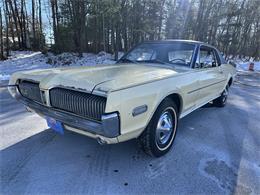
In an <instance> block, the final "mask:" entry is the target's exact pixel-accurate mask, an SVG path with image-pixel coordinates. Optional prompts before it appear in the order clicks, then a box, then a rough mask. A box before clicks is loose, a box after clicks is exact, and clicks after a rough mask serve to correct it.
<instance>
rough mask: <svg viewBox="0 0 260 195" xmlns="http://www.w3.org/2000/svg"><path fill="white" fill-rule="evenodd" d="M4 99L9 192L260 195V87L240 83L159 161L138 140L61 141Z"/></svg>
mask: <svg viewBox="0 0 260 195" xmlns="http://www.w3.org/2000/svg"><path fill="white" fill-rule="evenodd" d="M258 81H259V80H258ZM0 94H1V116H0V123H1V124H0V133H1V138H0V139H1V140H0V147H1V152H0V155H1V167H0V168H1V169H0V170H1V193H8V194H13V193H16V192H19V193H33V194H34V193H48V192H49V193H89V194H94V193H96V194H117V193H150V192H152V193H200V194H209V193H218V194H223V193H230V192H231V193H243V194H247V193H253V194H260V88H259V87H250V86H245V85H241V84H239V83H237V84H235V85H234V86H233V87H232V88H231V90H230V96H229V99H228V104H227V106H226V107H225V108H215V107H211V106H210V105H206V106H204V107H203V108H201V109H199V110H197V111H195V112H194V113H192V114H190V115H188V116H187V117H185V118H184V119H182V120H181V121H180V126H179V131H178V134H177V137H176V139H175V143H174V147H173V149H172V150H171V151H170V152H169V153H168V154H167V155H166V156H164V157H162V158H159V159H155V158H151V157H149V156H147V155H145V154H144V153H143V152H142V151H141V150H140V149H139V148H138V146H137V144H136V141H135V140H132V141H129V142H125V143H121V144H117V145H105V146H101V145H99V144H97V142H96V141H95V140H92V139H89V138H87V137H84V136H81V135H78V134H75V133H72V132H66V133H65V135H63V136H62V135H59V134H56V133H54V132H53V131H52V130H50V129H48V128H47V126H46V124H45V121H44V120H43V119H41V118H40V117H38V116H36V115H35V114H31V113H28V112H25V111H24V108H23V106H22V105H21V104H18V103H17V102H16V101H14V100H13V99H12V98H11V97H10V96H9V94H8V93H7V90H6V89H5V88H1V89H0Z"/></svg>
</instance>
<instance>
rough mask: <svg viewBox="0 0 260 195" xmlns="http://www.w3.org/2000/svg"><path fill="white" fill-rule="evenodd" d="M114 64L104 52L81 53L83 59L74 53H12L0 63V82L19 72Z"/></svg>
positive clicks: (110, 56) (111, 57)
mask: <svg viewBox="0 0 260 195" xmlns="http://www.w3.org/2000/svg"><path fill="white" fill-rule="evenodd" d="M114 63H115V61H114V60H113V56H112V55H111V54H108V53H105V52H100V53H98V54H91V53H83V57H82V58H79V57H78V56H77V54H75V53H62V54H59V55H54V54H52V53H47V54H42V53H41V52H33V51H12V52H11V56H10V57H9V59H8V60H5V61H0V81H1V80H2V81H4V80H9V78H10V75H11V74H13V73H14V72H17V71H21V70H32V69H44V68H52V67H61V66H94V65H98V64H114Z"/></svg>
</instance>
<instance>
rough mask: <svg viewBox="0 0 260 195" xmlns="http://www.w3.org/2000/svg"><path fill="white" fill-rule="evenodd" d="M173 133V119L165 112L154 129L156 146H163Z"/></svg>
mask: <svg viewBox="0 0 260 195" xmlns="http://www.w3.org/2000/svg"><path fill="white" fill-rule="evenodd" d="M172 131H173V118H172V115H171V113H170V112H169V111H165V112H164V113H163V114H162V115H161V117H160V118H159V121H158V123H157V128H156V142H157V143H158V144H160V145H161V144H165V143H167V141H168V140H169V139H170V138H171V134H172Z"/></svg>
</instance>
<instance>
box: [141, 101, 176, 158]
mask: <svg viewBox="0 0 260 195" xmlns="http://www.w3.org/2000/svg"><path fill="white" fill-rule="evenodd" d="M177 126H178V110H177V106H176V104H175V103H174V102H173V101H172V100H171V99H168V98H167V99H165V100H164V101H163V102H162V103H161V104H160V105H159V107H158V108H157V110H156V112H155V113H154V115H153V117H152V119H151V121H150V122H149V124H148V126H147V127H146V129H145V131H144V132H143V133H142V135H141V136H140V137H139V142H140V144H141V147H142V148H143V150H144V152H146V153H147V154H149V155H151V156H155V157H160V156H162V155H164V154H166V153H167V152H168V151H169V150H170V148H171V147H172V144H173V141H174V138H175V135H176V130H177Z"/></svg>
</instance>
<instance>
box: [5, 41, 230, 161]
mask: <svg viewBox="0 0 260 195" xmlns="http://www.w3.org/2000/svg"><path fill="white" fill-rule="evenodd" d="M234 75H235V68H234V67H233V66H232V65H230V64H228V63H227V62H226V61H225V60H224V59H223V57H222V56H221V54H220V52H219V51H218V50H217V49H216V48H214V47H212V46H210V45H208V44H204V43H202V42H196V41H184V40H166V41H152V42H144V43H142V44H139V45H137V46H136V47H134V48H133V49H131V50H130V51H129V52H128V53H126V54H125V55H124V56H123V57H122V58H121V59H120V60H119V61H118V62H117V64H115V65H106V66H96V67H70V68H68V67H66V68H55V69H45V70H33V71H24V72H17V73H15V74H13V75H12V77H11V79H10V82H9V91H10V93H11V95H12V96H13V97H15V98H16V99H18V100H19V101H21V102H22V103H23V104H25V105H26V107H27V108H28V109H29V110H31V111H34V112H36V113H37V114H39V115H40V116H43V117H45V118H46V120H47V123H48V125H49V126H50V127H51V128H52V129H54V130H56V131H58V132H60V133H63V131H64V130H69V131H73V132H77V133H80V134H83V135H86V136H89V137H92V138H95V139H97V140H98V142H99V143H102V144H106V143H107V144H111V143H118V142H123V141H126V140H129V139H133V138H138V140H139V142H140V144H141V146H142V148H143V149H144V151H145V152H146V153H148V154H150V155H152V156H155V157H159V156H162V155H164V154H165V153H166V152H168V151H169V149H170V148H171V146H172V144H173V140H174V138H175V136H176V131H177V126H178V120H179V119H180V118H183V117H184V116H186V115H187V114H189V113H191V112H192V111H194V110H196V109H197V108H199V107H201V106H203V105H205V104H207V103H208V102H211V101H212V102H213V104H214V105H215V106H218V107H223V106H225V104H226V100H227V95H228V88H229V87H230V86H231V84H232V82H233V79H234ZM198 122H199V121H198Z"/></svg>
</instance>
